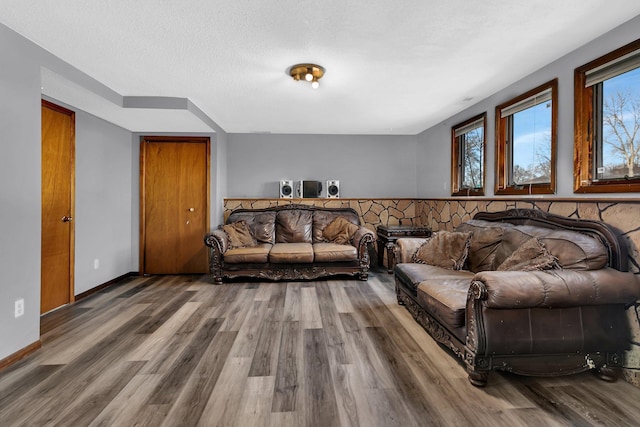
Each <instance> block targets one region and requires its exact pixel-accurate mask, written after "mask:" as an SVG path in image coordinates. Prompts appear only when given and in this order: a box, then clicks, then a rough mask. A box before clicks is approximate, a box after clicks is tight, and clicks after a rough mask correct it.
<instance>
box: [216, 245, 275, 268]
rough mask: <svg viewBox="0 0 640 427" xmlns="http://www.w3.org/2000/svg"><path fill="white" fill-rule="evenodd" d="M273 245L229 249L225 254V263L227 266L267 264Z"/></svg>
mask: <svg viewBox="0 0 640 427" xmlns="http://www.w3.org/2000/svg"><path fill="white" fill-rule="evenodd" d="M270 249H271V245H270V244H268V243H260V244H258V245H256V246H251V247H246V248H235V249H229V250H228V251H226V252H225V253H224V262H225V263H227V264H247V263H256V264H259V263H265V264H266V263H267V262H268V260H269V250H270Z"/></svg>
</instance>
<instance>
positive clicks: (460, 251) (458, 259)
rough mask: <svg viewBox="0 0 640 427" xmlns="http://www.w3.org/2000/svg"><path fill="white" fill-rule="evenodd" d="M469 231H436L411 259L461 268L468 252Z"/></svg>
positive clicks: (438, 265) (440, 265)
mask: <svg viewBox="0 0 640 427" xmlns="http://www.w3.org/2000/svg"><path fill="white" fill-rule="evenodd" d="M470 243H471V233H462V232H456V231H454V232H448V231H438V232H436V233H433V234H432V235H431V237H429V238H428V239H427V241H426V242H424V243H423V244H422V245H421V246H420V247H419V248H418V250H417V251H416V253H415V254H413V261H414V262H417V263H420V264H430V265H434V266H436V267H442V268H449V269H451V270H461V269H462V267H463V266H464V263H465V261H466V259H467V255H468V254H469V245H470Z"/></svg>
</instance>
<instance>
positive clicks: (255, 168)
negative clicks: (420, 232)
mask: <svg viewBox="0 0 640 427" xmlns="http://www.w3.org/2000/svg"><path fill="white" fill-rule="evenodd" d="M415 153H416V137H415V136H380V135H377V136H366V135H290V134H287V135H283V134H229V135H228V144H227V179H228V182H227V188H228V193H227V194H228V197H278V192H279V182H280V180H281V179H292V180H294V181H296V180H318V181H325V180H327V179H337V180H339V181H340V196H341V197H343V198H359V197H363V198H388V197H393V198H402V197H415V196H416V161H415ZM323 187H324V184H323Z"/></svg>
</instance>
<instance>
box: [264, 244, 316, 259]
mask: <svg viewBox="0 0 640 427" xmlns="http://www.w3.org/2000/svg"><path fill="white" fill-rule="evenodd" d="M269 261H270V262H272V263H275V264H297V263H311V262H313V246H312V245H311V243H276V244H275V245H273V247H272V248H271V251H270V252H269Z"/></svg>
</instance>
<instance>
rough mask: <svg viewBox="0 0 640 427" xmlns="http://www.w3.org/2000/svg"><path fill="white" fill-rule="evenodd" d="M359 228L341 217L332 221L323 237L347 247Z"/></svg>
mask: <svg viewBox="0 0 640 427" xmlns="http://www.w3.org/2000/svg"><path fill="white" fill-rule="evenodd" d="M358 228H359V227H358V226H357V225H355V224H353V223H351V222H349V220H348V219H346V218H345V217H342V216H339V217H336V218H335V219H334V220H333V221H331V222H330V223H329V224H328V225H327V226H326V227H325V228H324V230H323V231H322V237H324V238H325V239H326V240H327V241H329V242H331V243H336V244H338V245H346V244H348V243H349V242H350V241H351V238H352V237H353V236H354V234H356V232H357V231H358Z"/></svg>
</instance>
